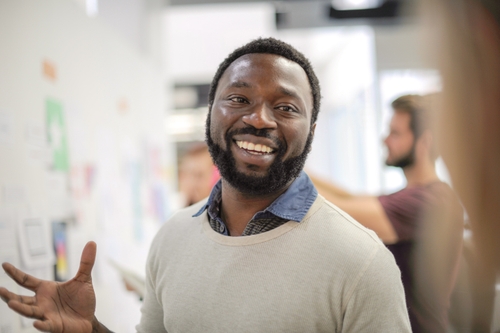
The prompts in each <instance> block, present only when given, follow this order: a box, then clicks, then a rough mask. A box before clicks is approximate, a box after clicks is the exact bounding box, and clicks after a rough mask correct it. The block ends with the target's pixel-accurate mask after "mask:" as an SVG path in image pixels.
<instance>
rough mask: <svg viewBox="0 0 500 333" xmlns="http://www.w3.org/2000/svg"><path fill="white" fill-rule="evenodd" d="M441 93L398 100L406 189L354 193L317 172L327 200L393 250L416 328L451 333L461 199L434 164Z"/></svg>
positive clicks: (397, 147) (396, 133) (396, 128)
mask: <svg viewBox="0 0 500 333" xmlns="http://www.w3.org/2000/svg"><path fill="white" fill-rule="evenodd" d="M434 98H436V96H434V95H430V96H426V97H421V96H418V95H406V96H401V97H399V98H397V99H396V100H395V101H394V102H393V103H392V107H393V109H394V115H393V117H392V120H391V123H390V132H389V135H388V136H387V138H386V139H385V140H384V143H385V145H386V146H387V160H386V164H387V165H389V166H394V167H399V168H402V169H403V172H404V175H405V177H406V180H407V185H406V187H405V188H404V189H402V190H400V191H398V192H396V193H393V194H390V195H381V196H379V197H370V196H354V195H351V194H349V193H347V192H345V191H344V190H341V189H339V188H338V187H336V186H335V185H333V184H330V183H327V182H324V181H322V180H319V179H316V178H313V181H314V183H315V185H316V186H317V188H318V191H319V192H320V193H321V194H322V195H324V196H325V198H326V199H328V200H330V201H331V202H333V203H334V204H336V205H337V206H338V207H340V208H341V209H343V210H344V211H345V212H347V213H348V214H350V215H351V216H352V217H353V218H355V219H356V220H357V221H358V222H360V223H361V224H363V225H364V226H366V227H368V228H370V229H372V230H374V231H375V232H376V233H377V235H378V236H379V237H380V239H381V240H382V241H383V242H384V243H385V244H387V247H388V248H389V250H390V251H391V252H392V253H393V254H394V257H395V258H396V263H397V264H398V266H399V268H400V269H401V273H402V278H403V285H404V287H405V293H406V301H407V304H408V310H409V315H410V321H411V325H412V330H413V332H414V333H419V332H426V333H428V332H446V327H447V311H448V307H449V301H450V294H451V291H452V288H453V285H454V281H455V276H456V272H457V266H458V259H459V256H460V253H461V244H462V242H461V240H462V233H463V212H462V209H461V206H460V203H459V202H458V199H457V198H456V196H455V195H454V193H453V192H452V190H451V188H450V187H449V186H448V185H447V184H445V183H443V182H441V181H440V180H439V179H438V176H437V174H436V171H435V167H434V165H435V160H436V157H437V151H436V148H435V145H434V141H433V136H432V133H431V128H430V124H429V119H428V118H429V117H430V115H429V114H428V107H429V104H430V103H431V100H433V99H434ZM443 230H448V231H447V232H446V233H444V232H442V231H443ZM431 248H432V249H434V250H436V249H439V251H432V252H431V251H430V249H431Z"/></svg>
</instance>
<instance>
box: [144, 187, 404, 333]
mask: <svg viewBox="0 0 500 333" xmlns="http://www.w3.org/2000/svg"><path fill="white" fill-rule="evenodd" d="M200 207H201V204H197V205H194V206H191V207H189V208H186V209H183V210H181V211H179V212H178V213H177V214H176V215H174V216H173V217H172V218H171V219H170V220H169V221H168V222H166V223H165V225H164V226H163V227H162V228H161V230H160V231H159V233H158V235H157V236H156V238H155V240H154V241H153V244H152V246H151V251H150V254H149V258H148V263H147V272H146V274H147V278H146V296H145V298H144V305H143V307H142V310H141V311H142V318H141V322H140V324H139V325H138V326H137V331H138V332H140V333H157V332H158V333H159V332H169V333H178V332H179V333H180V332H182V333H188V332H193V333H201V332H204V333H207V332H213V333H216V332H217V333H221V332H227V333H235V332H238V333H240V332H258V333H261V332H297V333H299V332H300V333H305V332H344V333H347V332H352V333H354V332H356V333H362V332H366V333H368V332H369V333H374V332H384V333H391V332H394V333H405V332H411V330H410V326H409V321H408V314H407V310H406V304H405V299H404V292H403V286H402V284H401V277H400V272H399V269H398V267H397V266H396V264H395V262H394V258H393V256H392V254H391V253H390V252H389V251H388V250H387V249H386V248H385V246H384V245H383V244H382V242H381V241H380V240H379V239H378V238H377V236H376V235H375V233H373V232H372V231H369V230H368V229H366V228H364V227H363V226H361V225H360V224H359V223H357V222H356V221H354V220H353V219H352V218H351V217H350V216H348V215H347V214H346V213H344V212H343V211H341V210H340V209H338V208H337V207H336V206H334V205H333V204H331V203H329V202H328V201H326V200H325V199H324V198H323V197H321V196H318V198H317V199H316V201H315V203H314V204H313V206H312V207H311V209H310V210H309V212H308V213H307V215H306V216H305V218H304V220H303V221H301V222H300V223H297V222H293V221H290V222H287V223H285V224H283V225H281V226H279V227H277V228H275V229H273V230H270V231H267V232H264V233H261V234H258V235H252V236H244V237H228V236H224V235H221V234H219V233H217V232H215V231H214V230H212V228H211V227H210V225H209V223H208V219H207V214H202V215H200V216H199V217H195V218H193V217H192V215H193V214H194V213H196V212H197V211H198V210H199V209H200Z"/></svg>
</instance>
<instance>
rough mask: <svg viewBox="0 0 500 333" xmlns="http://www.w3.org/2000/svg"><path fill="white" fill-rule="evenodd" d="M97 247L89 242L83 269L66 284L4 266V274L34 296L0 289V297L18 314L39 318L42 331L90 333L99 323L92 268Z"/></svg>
mask: <svg viewBox="0 0 500 333" xmlns="http://www.w3.org/2000/svg"><path fill="white" fill-rule="evenodd" d="M96 248H97V246H96V244H95V243H94V242H88V243H87V244H86V245H85V248H84V249H83V252H82V257H81V261H80V268H79V269H78V273H76V275H75V277H74V278H73V279H71V280H69V281H67V282H64V283H60V282H54V281H46V280H40V279H37V278H35V277H33V276H30V275H28V274H26V273H24V272H22V271H20V270H19V269H17V268H15V267H14V266H12V265H11V264H8V263H4V264H2V267H3V269H4V270H5V272H6V273H7V274H8V275H9V276H10V277H11V278H12V279H13V280H14V281H16V283H17V284H19V285H20V286H21V287H24V288H26V289H29V290H31V291H33V292H34V293H35V295H34V296H21V295H17V294H15V293H12V292H10V291H8V290H7V289H5V288H0V297H1V298H2V300H3V301H5V302H6V303H7V304H8V306H9V308H11V309H12V310H14V311H16V312H17V313H19V314H21V315H23V316H25V317H28V318H32V319H36V321H35V322H34V324H33V326H34V327H35V328H36V329H38V330H40V331H42V332H53V333H62V332H71V333H90V332H92V330H93V325H94V328H95V324H96V323H97V320H96V319H95V317H94V312H95V304H96V301H95V293H94V288H93V286H92V277H91V272H92V267H93V266H94V262H95V257H96V251H97V250H96Z"/></svg>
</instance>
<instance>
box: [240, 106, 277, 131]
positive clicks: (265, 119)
mask: <svg viewBox="0 0 500 333" xmlns="http://www.w3.org/2000/svg"><path fill="white" fill-rule="evenodd" d="M243 122H244V123H245V124H247V125H250V126H252V127H254V128H256V129H264V128H266V129H273V128H276V127H277V124H276V120H275V119H274V114H273V110H271V109H270V108H269V107H268V106H267V105H265V104H261V105H258V106H256V107H254V108H252V110H250V112H249V113H247V114H245V115H244V116H243Z"/></svg>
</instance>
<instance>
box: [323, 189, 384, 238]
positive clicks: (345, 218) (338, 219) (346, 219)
mask: <svg viewBox="0 0 500 333" xmlns="http://www.w3.org/2000/svg"><path fill="white" fill-rule="evenodd" d="M317 201H319V202H318V203H319V204H320V205H321V207H320V209H321V210H324V211H325V212H326V213H327V214H329V215H331V219H332V220H334V221H335V223H337V224H339V225H340V226H344V227H348V228H349V229H350V230H353V231H355V234H356V236H357V237H358V238H360V239H361V240H362V241H368V242H373V243H374V244H377V245H381V246H383V247H385V245H384V243H383V242H382V241H381V240H380V238H379V237H378V236H377V234H376V233H375V232H374V231H373V230H370V229H368V228H366V227H365V226H363V225H362V224H361V223H359V222H358V221H356V220H355V219H354V218H352V217H351V216H350V215H349V214H347V213H346V212H344V211H343V210H342V209H340V208H339V207H337V206H336V205H335V204H333V203H331V202H330V201H328V200H326V199H325V198H324V197H323V196H321V195H318V199H317Z"/></svg>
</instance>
